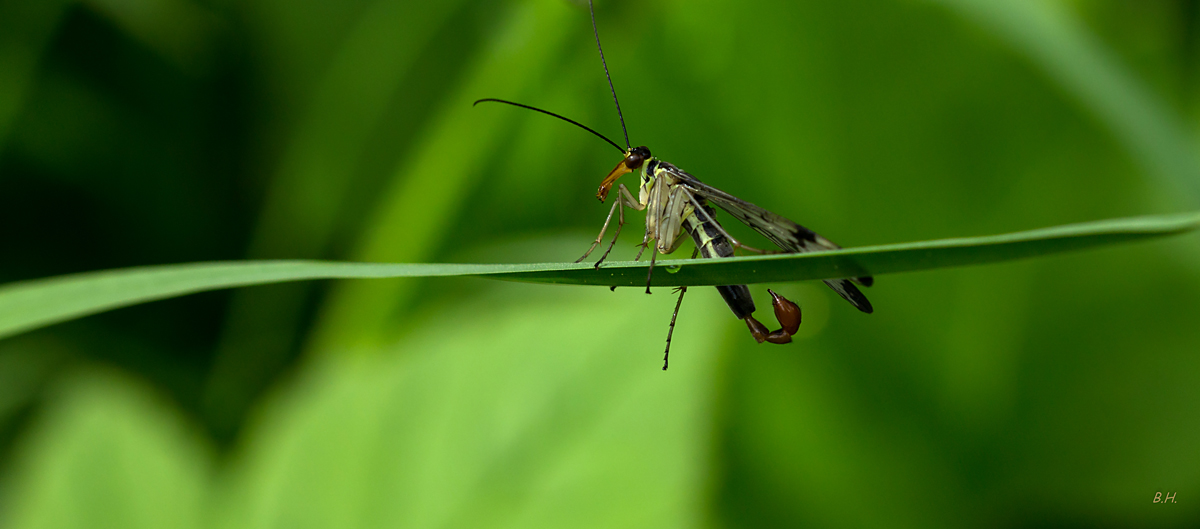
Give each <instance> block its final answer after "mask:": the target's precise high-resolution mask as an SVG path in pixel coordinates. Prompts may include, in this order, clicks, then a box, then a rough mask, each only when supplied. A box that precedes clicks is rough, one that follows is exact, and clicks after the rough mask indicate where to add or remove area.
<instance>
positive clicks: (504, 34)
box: [312, 0, 578, 351]
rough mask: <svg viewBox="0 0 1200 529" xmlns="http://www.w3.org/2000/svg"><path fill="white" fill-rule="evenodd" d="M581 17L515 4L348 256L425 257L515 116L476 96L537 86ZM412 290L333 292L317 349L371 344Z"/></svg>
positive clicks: (543, 5)
mask: <svg viewBox="0 0 1200 529" xmlns="http://www.w3.org/2000/svg"><path fill="white" fill-rule="evenodd" d="M577 14H578V12H577V11H575V10H573V9H571V6H570V5H568V4H566V3H564V2H542V1H536V0H534V1H525V2H520V3H518V4H517V5H516V6H515V7H514V8H513V9H512V10H511V11H510V12H508V13H506V14H505V17H504V18H503V19H502V20H500V23H499V24H498V25H497V28H496V33H495V34H494V35H493V36H492V38H491V39H490V40H491V42H488V43H487V45H486V46H484V48H483V52H482V53H481V54H480V56H479V57H477V58H476V59H475V63H474V64H473V65H472V66H471V67H470V68H469V69H468V73H467V74H466V77H465V79H464V80H463V82H462V83H461V86H460V88H459V89H458V90H456V91H455V92H454V93H453V94H452V95H451V96H449V97H447V98H446V104H445V106H444V107H443V108H442V109H440V111H439V112H438V113H437V115H436V116H435V117H434V118H433V120H432V122H431V124H430V126H429V130H428V133H427V134H426V136H425V138H423V139H422V140H421V141H419V142H418V146H417V148H416V149H415V151H414V153H413V154H412V155H411V157H409V158H408V159H405V160H402V161H401V162H400V164H399V165H398V166H397V167H396V169H395V173H394V174H393V175H392V177H391V183H390V185H389V186H388V189H386V190H385V191H384V192H383V193H382V194H381V195H380V197H379V200H378V202H377V209H376V210H375V211H373V212H372V214H371V219H370V220H369V221H368V223H367V226H368V228H367V230H366V231H365V233H364V234H363V236H362V239H361V241H360V242H359V244H358V245H357V246H358V248H357V250H356V251H355V252H354V258H355V259H361V260H363V261H393V262H396V261H398V262H415V261H424V260H426V259H428V258H429V256H430V255H431V254H432V253H433V251H434V250H435V249H436V248H437V247H438V245H440V244H442V243H443V241H442V240H441V236H442V234H443V233H444V232H445V231H446V229H447V227H448V226H449V225H450V224H451V223H452V222H453V221H454V219H456V218H457V216H458V215H459V212H460V208H461V207H462V205H463V203H464V202H465V200H466V198H467V196H468V195H469V194H470V192H471V190H472V189H473V187H474V186H473V183H474V182H475V181H476V179H477V178H478V177H479V175H480V174H482V172H483V170H484V168H485V165H486V162H487V161H488V159H489V156H490V155H491V154H492V153H493V152H494V151H495V150H496V148H497V147H498V146H499V144H500V142H501V141H503V140H504V138H505V136H504V133H505V132H506V130H507V128H506V127H505V126H504V124H505V123H507V122H508V120H510V119H513V118H514V117H515V115H514V113H512V112H502V111H499V110H500V109H490V110H491V111H487V110H488V109H482V108H475V107H473V106H471V105H470V102H471V101H474V100H476V99H478V98H480V97H487V96H493V97H513V94H519V93H521V92H523V91H525V90H528V89H529V87H530V86H536V85H537V82H538V81H540V80H541V79H543V78H544V77H545V76H546V75H547V74H548V73H549V71H550V70H551V67H552V66H553V65H554V64H555V61H553V60H552V59H553V58H554V56H555V54H556V53H558V52H559V50H560V49H561V48H563V43H564V41H565V40H566V39H567V38H568V37H569V36H571V35H573V34H574V33H572V31H571V30H572V28H573V27H574V26H572V24H571V23H570V22H569V21H571V20H572V19H573V18H574V17H575V16H577ZM412 286H413V284H412V282H400V281H395V282H386V283H380V284H374V285H370V286H365V287H364V286H363V285H361V284H354V283H349V284H344V285H339V286H338V288H336V289H335V290H334V291H333V293H332V295H331V296H330V298H329V300H328V302H327V303H326V306H325V307H323V313H322V314H321V316H320V318H319V320H318V324H317V325H316V327H315V329H314V330H313V334H312V341H313V343H314V345H312V348H313V349H314V350H316V351H322V350H327V349H330V348H344V347H346V346H349V345H351V344H355V346H357V345H361V344H364V343H376V342H378V341H379V340H381V339H383V336H382V335H384V334H386V329H388V328H390V322H389V320H388V318H389V317H391V316H392V313H393V311H394V310H395V309H396V308H397V307H402V306H404V305H405V304H406V303H407V302H408V300H409V295H410V292H411V291H412Z"/></svg>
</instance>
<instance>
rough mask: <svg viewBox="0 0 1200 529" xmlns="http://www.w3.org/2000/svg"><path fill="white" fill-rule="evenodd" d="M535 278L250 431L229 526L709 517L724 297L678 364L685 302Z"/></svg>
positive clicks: (459, 308) (323, 381) (272, 411)
mask: <svg viewBox="0 0 1200 529" xmlns="http://www.w3.org/2000/svg"><path fill="white" fill-rule="evenodd" d="M526 288H529V287H517V286H514V285H505V286H501V287H500V288H498V289H496V291H493V292H491V293H489V294H487V295H485V298H484V299H478V298H476V299H468V300H466V301H464V302H462V303H460V304H457V305H454V306H450V307H447V308H446V309H444V310H442V311H439V312H438V313H435V314H433V315H430V316H426V317H423V318H421V319H420V321H419V322H414V323H415V325H416V326H417V327H416V328H417V329H419V330H418V331H417V332H415V333H412V334H410V335H409V337H408V338H407V339H405V340H403V341H402V342H399V343H397V344H395V345H393V346H392V347H391V349H392V350H393V352H394V353H397V354H391V355H386V356H382V355H381V356H372V357H355V356H345V355H336V356H327V357H323V358H322V359H321V360H319V361H317V362H316V363H315V364H314V365H313V366H312V367H313V368H314V369H311V370H309V372H308V373H306V376H304V377H302V378H301V380H300V383H299V384H297V385H295V386H293V387H291V388H289V390H288V391H287V392H286V393H284V394H283V395H280V398H278V399H276V400H275V401H274V402H273V403H271V404H270V405H268V406H267V407H266V408H265V410H264V412H265V413H264V414H263V417H262V418H263V420H262V421H261V422H260V423H259V424H256V425H252V426H251V427H250V428H249V429H248V432H247V436H248V439H249V440H250V442H249V443H248V446H247V450H245V451H244V453H242V454H240V457H237V458H235V461H236V462H237V465H236V467H235V468H236V470H235V473H234V474H233V475H232V476H231V479H230V481H229V486H228V487H226V488H225V493H226V495H225V496H223V497H222V498H220V500H221V501H218V502H217V506H218V512H220V513H221V515H222V516H223V518H222V519H220V520H219V522H221V523H218V524H217V526H218V527H225V528H231V529H232V528H237V527H246V528H251V527H254V528H271V527H278V528H289V529H292V528H318V527H522V528H529V527H688V526H693V527H694V526H698V525H700V522H701V520H702V516H703V514H702V513H703V502H704V496H705V492H706V488H707V483H706V479H705V476H706V474H707V468H706V467H707V465H708V464H709V460H708V458H707V454H708V453H709V452H710V449H711V447H710V446H709V443H710V442H711V438H712V436H711V424H710V422H709V417H710V416H711V414H712V409H711V408H712V404H713V393H712V380H713V379H714V370H715V368H716V363H717V362H716V359H717V350H718V345H719V342H720V340H719V339H718V338H719V333H720V332H721V329H722V328H723V326H722V325H720V324H719V321H720V320H721V316H722V313H721V312H720V311H723V309H722V308H720V307H718V306H717V305H716V304H707V305H697V306H696V307H695V308H693V307H688V308H689V309H691V310H689V311H687V313H686V317H681V318H680V328H679V329H678V331H677V332H676V335H675V336H676V338H677V339H678V341H677V342H676V343H675V347H674V348H673V349H674V350H673V352H674V353H675V354H674V355H673V357H672V363H671V369H670V371H668V372H666V373H664V372H663V371H661V370H660V369H659V367H660V366H661V361H662V358H661V356H660V354H659V353H660V352H661V346H662V339H663V334H664V332H665V325H666V318H667V316H668V315H669V312H670V310H671V307H672V306H673V305H674V299H673V298H672V297H671V296H653V297H647V296H644V295H641V294H639V293H634V292H627V293H618V294H616V295H613V294H611V293H609V292H604V291H596V290H588V289H571V290H570V291H567V292H563V291H562V290H561V289H556V288H548V287H532V288H534V289H535V290H536V289H541V290H540V294H541V295H538V293H535V294H534V295H532V296H531V295H530V294H529V292H528V291H527V290H526ZM627 298H636V301H634V302H633V303H634V304H635V305H637V306H638V308H639V309H643V310H630V300H629V299H627ZM480 306H486V307H488V310H487V311H479V310H478V308H479V307H480ZM697 309H699V310H697ZM645 311H650V312H652V313H654V314H655V315H656V316H658V317H654V318H646V317H645V316H644V315H645V313H646V312H645ZM463 315H466V316H468V319H467V320H466V322H463V321H460V319H461V317H462V316H463ZM726 321H727V322H729V323H736V322H735V321H732V320H728V319H727V318H726ZM531 336H536V337H537V338H536V339H530V337H531Z"/></svg>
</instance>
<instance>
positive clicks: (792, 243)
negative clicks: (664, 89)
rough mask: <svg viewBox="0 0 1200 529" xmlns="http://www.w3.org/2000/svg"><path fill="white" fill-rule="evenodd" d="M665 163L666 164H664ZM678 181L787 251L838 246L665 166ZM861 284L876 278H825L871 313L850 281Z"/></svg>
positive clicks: (793, 223) (864, 298)
mask: <svg viewBox="0 0 1200 529" xmlns="http://www.w3.org/2000/svg"><path fill="white" fill-rule="evenodd" d="M664 165H666V164H664ZM667 170H668V171H670V172H671V174H672V176H674V177H675V178H676V179H677V180H678V181H679V183H680V184H682V185H684V186H686V187H688V188H689V189H691V190H692V192H693V193H695V194H696V196H699V197H703V198H705V199H707V200H708V201H710V202H712V203H713V204H716V205H717V206H718V207H720V208H721V209H723V210H725V211H726V212H728V213H729V214H730V215H733V217H734V218H736V219H738V220H740V221H742V223H743V224H745V225H747V226H750V227H751V228H753V229H754V231H756V232H758V233H759V234H761V235H762V236H763V237H766V238H767V239H770V241H771V242H773V243H775V245H776V246H778V247H780V248H782V249H783V250H784V251H787V252H795V253H805V252H823V251H828V250H838V249H840V248H841V247H840V246H838V245H836V244H834V243H833V242H831V241H830V240H829V239H826V238H824V237H822V236H820V235H819V234H817V233H816V232H814V231H812V230H810V229H808V228H805V227H804V226H801V225H799V224H796V223H795V222H792V221H791V220H790V219H788V218H786V217H783V216H781V215H778V214H775V213H772V212H770V211H767V210H765V209H763V208H760V207H758V206H755V205H754V204H751V203H749V202H746V201H745V200H742V199H740V198H738V197H735V196H733V195H730V194H729V193H726V192H724V191H721V190H720V189H717V188H715V187H712V186H710V185H708V184H705V183H704V182H701V181H700V180H698V179H697V178H696V177H694V176H692V175H690V174H688V173H687V172H685V171H683V170H682V169H679V168H678V167H675V166H669V167H667ZM852 282H853V283H858V284H860V285H862V286H864V287H869V286H871V285H872V284H873V283H874V282H875V280H874V279H873V278H871V277H870V276H865V277H852V278H846V279H826V280H825V284H826V285H829V288H832V289H833V291H834V292H837V293H838V295H840V296H842V297H843V298H845V299H846V301H849V302H850V304H851V305H854V307H855V308H857V309H858V310H861V311H863V312H866V313H870V312H873V311H874V309H873V308H872V307H871V302H870V301H868V300H867V297H866V296H864V295H863V293H862V291H860V290H858V288H857V287H855V286H854V284H853V283H852Z"/></svg>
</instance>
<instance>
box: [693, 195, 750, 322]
mask: <svg viewBox="0 0 1200 529" xmlns="http://www.w3.org/2000/svg"><path fill="white" fill-rule="evenodd" d="M701 207H703V208H704V213H707V216H706V218H708V219H716V217H715V213H716V212H714V211H713V209H712V208H711V207H709V205H708V204H707V203H704V202H701ZM699 217H700V216H699V215H697V214H696V213H694V212H693V213H692V214H691V215H688V216H687V217H686V218H685V219H684V220H683V229H684V230H686V231H687V232H688V234H689V235H691V236H692V240H693V241H695V242H696V248H698V249H699V250H700V255H701V256H703V257H705V258H707V259H720V258H722V257H733V245H732V244H730V243H729V238H727V237H725V235H724V234H723V233H721V229H720V228H719V227H717V226H716V225H715V220H714V221H711V222H709V221H702V220H700V218H699ZM717 292H720V293H721V297H722V298H725V303H726V304H727V305H729V310H732V311H733V315H734V316H737V318H738V319H744V318H746V317H747V316H749V315H751V314H753V313H754V299H753V298H751V297H750V288H749V287H747V286H746V285H720V286H718V287H717Z"/></svg>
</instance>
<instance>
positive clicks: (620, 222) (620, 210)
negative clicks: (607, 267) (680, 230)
mask: <svg viewBox="0 0 1200 529" xmlns="http://www.w3.org/2000/svg"><path fill="white" fill-rule="evenodd" d="M626 206H628V207H631V208H633V209H634V210H636V211H641V210H643V209H646V206H645V205H644V204H640V203H639V202H638V201H637V200H635V199H634V198H633V194H632V193H630V192H629V188H627V187H625V184H621V185H620V187H619V191H618V193H617V200H616V201H615V202H614V203H613V205H612V208H611V209H609V210H608V217H606V218H605V219H604V226H602V227H601V228H600V234H599V235H597V236H596V240H595V241H592V245H591V246H589V247H588V249H587V251H586V252H583V256H581V257H580V258H579V259H576V260H575V262H576V263H578V262H581V261H583V260H584V259H587V256H589V255H591V254H592V251H593V250H595V249H596V247H597V246H599V245H600V243H601V242H603V241H604V232H605V231H607V230H608V225H609V223H611V222H612V217H613V212H614V211H615V212H617V229H616V232H615V233H614V234H613V239H612V242H611V243H609V245H608V249H606V250H605V251H604V255H602V256H600V259H599V260H598V261H596V268H600V263H603V262H604V260H605V259H606V258H608V253H609V252H611V251H612V249H613V245H615V244H616V243H617V237H620V236H621V227H622V226H624V225H625V207H626Z"/></svg>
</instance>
